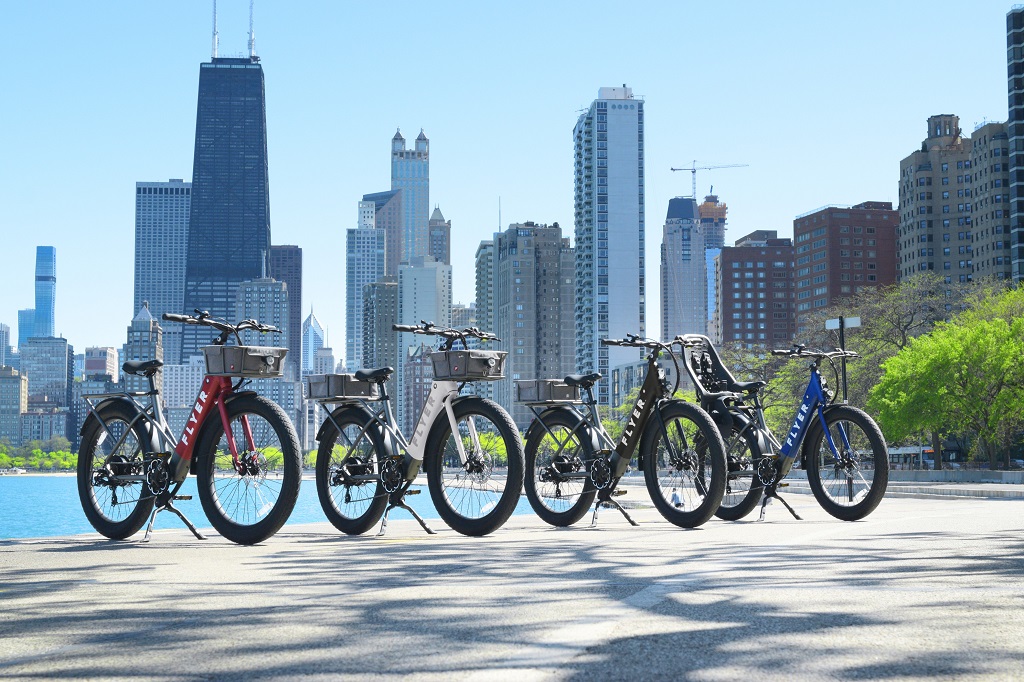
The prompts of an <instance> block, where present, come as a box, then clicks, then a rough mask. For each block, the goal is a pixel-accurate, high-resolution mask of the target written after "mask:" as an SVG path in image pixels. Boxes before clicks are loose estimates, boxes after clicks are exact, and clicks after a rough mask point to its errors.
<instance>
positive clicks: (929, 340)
mask: <svg viewBox="0 0 1024 682" xmlns="http://www.w3.org/2000/svg"><path fill="white" fill-rule="evenodd" d="M1021 295H1024V292H1020V291H1016V292H1010V294H1009V296H1011V299H1010V300H1005V301H1003V300H1001V299H1002V297H989V298H988V299H987V300H989V302H990V304H992V306H993V307H996V308H1002V309H1004V310H1005V309H1009V308H1012V307H1013V305H1015V298H1014V297H1017V296H1021ZM1021 302H1022V303H1024V300H1022V301H1021ZM991 312H992V311H991V310H988V311H982V310H979V309H977V308H974V309H972V310H971V311H968V312H967V313H965V314H963V315H961V316H959V318H955V319H954V320H953V321H952V322H950V323H942V324H939V325H938V326H937V328H936V329H935V330H934V331H933V332H931V333H930V334H927V335H925V336H921V337H919V338H917V339H914V340H911V341H910V342H909V343H908V345H907V346H906V347H905V348H904V349H903V350H902V351H900V352H899V353H898V354H896V355H895V356H893V357H892V358H890V359H889V360H887V361H886V362H885V363H884V365H883V369H884V371H885V374H884V376H883V377H882V379H881V381H879V383H878V385H876V386H875V387H874V389H872V391H871V398H870V407H871V409H872V410H874V411H875V412H876V413H877V415H878V421H879V423H880V424H881V426H882V428H883V429H884V430H885V431H886V433H887V434H889V435H890V437H892V438H904V437H908V436H910V435H912V434H913V433H916V432H919V431H933V432H946V431H958V432H970V433H973V434H975V435H976V438H975V439H974V443H973V446H972V448H971V455H972V457H976V458H984V459H988V460H989V462H990V463H991V466H993V467H995V466H996V458H997V455H998V454H999V453H1003V454H1004V455H1005V456H1004V464H1006V465H1008V463H1009V462H1008V460H1009V446H1010V445H1011V444H1012V442H1013V439H1014V436H1015V434H1016V433H1017V431H1018V430H1019V429H1020V428H1021V427H1022V426H1024V363H1022V362H1021V358H1022V357H1024V317H1021V316H1018V317H1016V318H1010V319H1003V318H1001V317H996V318H995V319H980V318H982V317H987V316H989V315H990V314H991ZM936 459H938V457H937V458H936Z"/></svg>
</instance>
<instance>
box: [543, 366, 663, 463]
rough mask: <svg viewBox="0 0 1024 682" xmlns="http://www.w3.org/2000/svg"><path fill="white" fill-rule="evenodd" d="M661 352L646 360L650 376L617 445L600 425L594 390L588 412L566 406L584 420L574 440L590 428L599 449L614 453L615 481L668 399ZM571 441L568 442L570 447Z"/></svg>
mask: <svg viewBox="0 0 1024 682" xmlns="http://www.w3.org/2000/svg"><path fill="white" fill-rule="evenodd" d="M658 354H659V353H658V352H657V351H652V352H651V354H650V355H649V356H648V358H647V374H646V376H645V377H644V383H643V384H642V385H641V387H640V392H639V393H638V394H637V397H636V402H635V403H634V404H633V409H632V410H631V411H630V413H629V421H628V422H627V423H626V427H625V428H624V429H623V431H622V436H621V437H620V438H619V441H618V442H617V443H616V442H615V441H613V440H612V438H611V436H609V435H608V431H607V430H606V429H605V428H604V424H603V423H602V422H601V415H600V413H599V412H598V409H597V401H596V400H594V396H593V390H592V389H591V388H587V389H585V390H586V393H587V400H585V401H583V404H584V405H586V407H587V411H586V412H584V411H582V410H578V409H576V408H575V407H573V406H571V405H565V407H568V408H569V409H571V410H572V411H573V412H576V414H578V415H580V417H582V421H581V422H580V423H579V424H578V425H577V426H576V428H575V429H573V431H572V433H571V434H570V435H571V436H576V432H577V431H578V430H580V429H583V428H585V427H586V428H589V429H590V430H591V431H592V432H593V433H594V434H595V435H596V436H597V438H598V440H599V441H601V442H600V445H603V446H604V447H603V449H606V450H611V451H612V456H611V458H610V462H609V463H610V464H611V465H612V475H613V477H614V478H616V479H618V478H621V477H622V476H623V475H624V474H625V473H626V470H627V469H628V468H629V462H630V460H632V459H633V454H634V453H635V452H636V449H637V446H638V445H639V444H640V437H641V436H642V435H643V432H644V429H645V428H646V426H647V422H648V420H649V419H650V417H651V413H652V412H654V409H655V407H657V406H658V405H659V404H660V403H661V401H662V400H664V399H665V388H664V386H663V385H662V375H661V368H660V367H658V364H657V360H658ZM530 410H531V411H532V412H533V414H534V415H535V416H536V417H537V419H536V420H534V422H533V423H534V424H539V425H540V426H541V428H543V429H544V430H545V431H547V432H548V435H549V436H551V437H552V438H553V439H554V440H555V441H556V442H557V441H558V438H557V437H556V436H555V435H554V434H553V433H551V430H550V429H548V427H547V426H546V425H545V424H544V420H543V419H541V418H540V416H541V413H540V412H538V411H537V409H536V408H535V407H533V406H530ZM658 417H659V420H660V418H661V412H660V411H659V412H658ZM661 428H662V431H663V432H664V430H665V424H664V422H661ZM669 440H670V439H668V438H666V442H667V443H668V447H670V448H671V447H672V444H671V442H669ZM567 442H568V441H566V443H567ZM566 443H562V444H561V447H564V446H565V444H566Z"/></svg>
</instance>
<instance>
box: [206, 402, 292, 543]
mask: <svg viewBox="0 0 1024 682" xmlns="http://www.w3.org/2000/svg"><path fill="white" fill-rule="evenodd" d="M225 409H226V410H227V415H228V422H229V423H231V422H233V421H234V420H235V418H237V417H240V416H242V415H247V414H251V415H255V416H258V417H261V418H262V419H263V420H265V421H266V422H267V424H269V425H270V427H271V428H272V429H273V431H274V435H275V436H276V438H277V443H278V444H279V445H280V448H281V454H282V455H283V457H284V459H283V462H282V467H283V476H282V479H281V489H280V493H279V494H278V497H277V500H276V501H275V502H274V503H273V508H272V509H271V510H270V512H269V513H267V514H266V515H265V516H264V517H263V518H262V519H260V520H259V521H257V522H256V523H252V524H246V523H238V522H236V521H234V520H232V519H230V518H228V517H227V516H226V515H225V514H224V512H223V511H222V510H221V508H220V505H219V503H218V502H217V499H216V494H215V492H214V483H215V481H216V476H215V467H216V453H217V446H218V444H219V442H220V439H221V437H222V436H223V435H224V426H223V424H222V423H221V420H220V418H219V416H218V415H216V414H214V415H212V416H211V417H210V418H209V419H208V420H207V422H206V425H205V426H204V427H203V431H202V434H201V437H200V439H199V441H198V442H199V445H198V447H197V448H196V455H195V456H196V458H197V465H196V479H197V484H198V486H197V487H198V488H199V500H200V502H202V504H203V511H204V512H205V513H206V518H207V519H209V521H210V524H211V525H213V527H214V528H215V529H216V530H217V532H218V533H220V534H221V535H223V536H224V537H225V538H227V539H228V540H231V541H232V542H236V543H238V544H240V545H254V544H256V543H258V542H263V541H264V540H266V539H267V538H269V537H270V536H272V535H273V534H274V533H276V532H277V531H278V530H280V529H281V526H283V525H284V524H285V521H287V520H288V516H289V515H290V514H291V513H292V509H293V508H294V507H295V501H296V499H298V496H299V483H300V481H301V480H302V456H301V451H300V449H299V439H298V436H297V435H296V433H295V427H294V426H292V423H291V421H290V420H289V419H288V416H287V415H286V414H285V413H284V410H282V409H281V408H280V407H279V406H278V405H277V404H276V403H274V402H272V401H271V400H269V399H267V398H265V397H263V396H260V395H254V394H253V395H241V396H238V397H236V398H233V399H231V400H229V401H228V402H227V404H226V405H225ZM244 445H245V443H244V440H243V442H242V443H241V444H239V449H242V448H244Z"/></svg>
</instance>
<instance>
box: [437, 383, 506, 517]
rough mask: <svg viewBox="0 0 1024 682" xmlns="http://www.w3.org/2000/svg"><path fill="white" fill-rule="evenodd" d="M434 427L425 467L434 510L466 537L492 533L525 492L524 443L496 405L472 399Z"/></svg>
mask: <svg viewBox="0 0 1024 682" xmlns="http://www.w3.org/2000/svg"><path fill="white" fill-rule="evenodd" d="M452 411H453V413H454V416H455V423H456V429H455V432H454V433H453V431H452V427H451V423H450V422H449V419H448V415H447V414H446V413H445V412H442V413H441V416H440V417H439V418H438V419H437V421H436V422H434V426H433V429H432V430H431V433H430V437H429V438H428V439H427V450H426V455H425V457H424V462H423V466H424V468H425V469H426V471H427V485H428V487H429V488H430V497H431V499H432V500H433V501H434V507H435V508H436V509H437V513H438V514H439V515H440V516H441V518H442V519H443V520H444V522H445V523H447V524H448V525H449V526H451V527H452V529H453V530H456V531H458V532H459V533H462V534H463V535H487V534H488V533H493V532H494V531H495V530H497V529H498V528H501V526H502V524H504V523H505V521H507V520H508V517H509V516H511V515H512V512H513V511H514V510H515V508H516V504H517V503H518V502H519V495H520V493H522V491H523V468H524V464H523V459H524V457H523V442H522V439H520V437H519V431H518V430H517V429H516V425H515V424H514V423H513V422H512V418H511V417H509V415H508V413H507V412H505V410H503V409H502V408H501V407H500V406H498V404H497V403H495V402H492V401H490V400H487V399H485V398H477V397H469V398H464V399H462V400H459V401H457V402H456V403H455V404H454V405H453V406H452Z"/></svg>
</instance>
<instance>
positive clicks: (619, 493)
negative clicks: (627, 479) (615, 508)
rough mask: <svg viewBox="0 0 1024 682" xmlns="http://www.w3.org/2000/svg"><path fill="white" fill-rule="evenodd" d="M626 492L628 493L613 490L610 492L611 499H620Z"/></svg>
mask: <svg viewBox="0 0 1024 682" xmlns="http://www.w3.org/2000/svg"><path fill="white" fill-rule="evenodd" d="M627 492H629V491H628V490H619V489H615V490H613V491H612V497H622V496H623V495H625V494H626V493H627Z"/></svg>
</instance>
